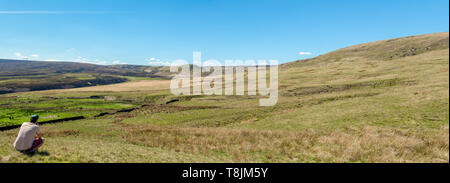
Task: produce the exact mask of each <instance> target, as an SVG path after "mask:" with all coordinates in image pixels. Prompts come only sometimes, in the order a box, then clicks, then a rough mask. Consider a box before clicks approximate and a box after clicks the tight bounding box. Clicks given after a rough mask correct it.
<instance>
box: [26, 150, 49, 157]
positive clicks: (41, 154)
mask: <svg viewBox="0 0 450 183" xmlns="http://www.w3.org/2000/svg"><path fill="white" fill-rule="evenodd" d="M22 153H23V154H24V155H27V156H29V157H33V156H34V155H40V156H49V155H50V153H49V152H47V151H39V152H36V151H34V152H22Z"/></svg>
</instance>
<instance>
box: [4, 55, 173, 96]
mask: <svg viewBox="0 0 450 183" xmlns="http://www.w3.org/2000/svg"><path fill="white" fill-rule="evenodd" d="M127 77H146V78H160V79H168V78H169V77H170V72H169V69H168V67H150V66H134V65H114V66H102V65H94V64H86V63H75V62H41V61H24V60H5V59H0V94H2V93H12V92H20V91H36V90H47V89H63V88H76V87H85V86H94V85H103V84H113V83H120V82H125V81H127V80H128V78H127Z"/></svg>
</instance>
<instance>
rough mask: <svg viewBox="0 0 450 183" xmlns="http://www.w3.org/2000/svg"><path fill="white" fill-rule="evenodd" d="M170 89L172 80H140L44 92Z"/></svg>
mask: <svg viewBox="0 0 450 183" xmlns="http://www.w3.org/2000/svg"><path fill="white" fill-rule="evenodd" d="M169 88H170V80H139V81H131V82H126V83H119V84H112V85H103V86H93V87H83V88H73V89H65V90H49V91H44V92H47V93H48V92H127V91H153V90H167V89H169Z"/></svg>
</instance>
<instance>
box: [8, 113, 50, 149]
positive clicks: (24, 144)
mask: <svg viewBox="0 0 450 183" xmlns="http://www.w3.org/2000/svg"><path fill="white" fill-rule="evenodd" d="M38 120H39V116H38V115H32V116H31V118H30V122H25V123H23V124H22V126H21V127H20V130H19V134H18V135H17V138H16V141H14V148H15V149H16V150H18V151H20V152H22V153H34V152H35V151H38V149H39V147H41V146H42V144H43V143H44V139H43V138H42V133H41V128H40V127H39V125H38V124H39V123H38Z"/></svg>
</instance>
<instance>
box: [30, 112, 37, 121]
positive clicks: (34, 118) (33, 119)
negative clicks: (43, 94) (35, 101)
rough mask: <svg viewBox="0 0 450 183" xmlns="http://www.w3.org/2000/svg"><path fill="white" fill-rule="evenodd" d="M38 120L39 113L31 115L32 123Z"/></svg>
mask: <svg viewBox="0 0 450 183" xmlns="http://www.w3.org/2000/svg"><path fill="white" fill-rule="evenodd" d="M38 120H39V115H37V114H34V115H32V116H31V117H30V122H32V123H37V122H38Z"/></svg>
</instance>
